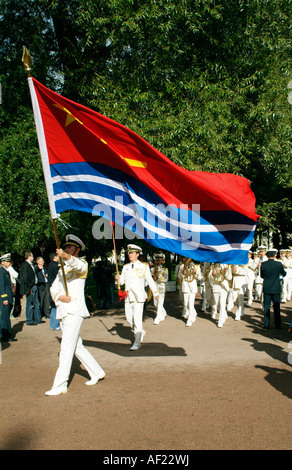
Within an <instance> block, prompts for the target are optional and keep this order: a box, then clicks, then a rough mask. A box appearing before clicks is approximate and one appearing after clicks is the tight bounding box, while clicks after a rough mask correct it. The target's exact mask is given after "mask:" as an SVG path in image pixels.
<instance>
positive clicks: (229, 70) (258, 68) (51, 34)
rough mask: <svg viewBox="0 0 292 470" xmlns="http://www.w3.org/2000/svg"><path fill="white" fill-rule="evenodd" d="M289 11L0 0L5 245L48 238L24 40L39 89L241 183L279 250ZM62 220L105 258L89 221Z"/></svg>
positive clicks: (286, 173) (283, 1)
mask: <svg viewBox="0 0 292 470" xmlns="http://www.w3.org/2000/svg"><path fill="white" fill-rule="evenodd" d="M291 6H292V2H291V0H265V1H264V0H215V1H214V0H197V1H196V2H194V1H192V0H181V1H180V2H176V1H175V0H147V1H146V0H107V2H104V1H102V0H70V1H69V0H38V1H36V0H17V1H16V0H2V3H1V13H0V26H1V28H0V31H1V32H0V39H1V42H0V44H1V45H0V50H1V52H2V54H1V55H2V56H3V57H4V61H3V63H2V65H1V69H0V80H1V82H2V89H3V103H2V106H1V109H0V119H1V131H0V132H1V135H2V143H1V144H0V149H1V162H0V165H1V176H0V177H1V187H0V191H1V207H0V220H1V222H2V223H1V230H2V231H3V237H1V242H0V248H2V250H5V249H7V247H8V246H9V249H13V250H15V251H17V250H23V248H24V246H25V245H26V243H28V242H29V243H31V244H32V246H40V245H44V246H45V245H47V244H48V243H52V238H53V235H52V232H51V223H50V220H49V215H48V207H47V202H46V195H45V189H44V188H45V187H44V182H43V177H42V169H41V165H40V162H39V155H38V148H37V141H36V136H35V129H34V125H33V120H32V116H31V115H32V112H31V105H30V101H29V96H28V90H27V84H26V80H25V74H24V70H23V66H22V64H21V60H20V59H21V53H22V46H23V45H26V46H27V47H28V49H29V51H30V53H31V55H32V57H33V75H34V76H35V77H36V78H37V79H38V80H40V81H41V82H42V83H44V84H45V85H47V86H49V87H50V88H52V89H55V90H56V91H58V92H60V93H62V94H64V95H65V96H67V97H68V98H70V99H73V100H75V101H78V102H80V103H82V104H84V105H86V106H89V107H91V108H93V109H95V110H97V111H99V112H101V113H103V114H105V115H107V116H109V117H111V118H113V119H115V120H117V121H119V122H121V123H123V124H124V125H126V126H128V127H130V128H131V129H132V130H134V131H135V132H137V133H138V134H140V135H141V136H142V137H144V138H145V139H146V140H148V141H149V142H150V143H151V144H152V145H153V146H154V147H156V148H157V149H159V150H160V151H162V152H163V153H164V154H165V155H167V156H168V157H169V158H171V159H172V160H173V161H174V162H176V163H177V164H179V165H181V166H184V167H185V168H188V169H190V170H203V171H209V172H221V173H222V172H231V173H235V174H239V175H242V176H245V177H246V178H248V179H249V180H250V181H251V187H252V189H253V191H254V192H255V195H256V198H257V208H258V213H259V214H262V215H263V217H262V219H261V221H260V223H259V224H258V232H259V233H261V232H264V231H266V230H268V229H269V230H271V231H273V233H274V234H275V240H276V242H277V243H278V244H283V245H284V244H288V243H291V241H290V239H289V236H290V235H289V234H290V233H291V231H292V230H291V138H290V134H291V130H290V129H291V105H289V103H288V101H287V95H288V90H287V84H288V82H289V80H290V79H291V76H290V75H289V73H290V72H289V70H291V37H292V36H291V20H290V19H291ZM2 170H4V173H3V172H2ZM5 173H7V174H9V178H8V179H6V178H5ZM12 195H13V196H14V197H11V196H12ZM9 217H10V218H11V220H12V222H13V223H9V224H7V222H8V218H9ZM62 218H63V215H62ZM64 219H65V220H66V222H67V223H69V224H71V225H72V227H76V226H77V227H79V228H80V227H82V230H83V228H84V227H85V236H86V238H87V240H88V246H89V247H90V249H91V250H94V251H95V252H96V253H97V252H99V251H101V252H104V250H107V249H111V246H110V244H109V243H107V242H106V241H103V242H97V241H94V240H92V235H91V226H92V223H93V221H92V218H91V217H89V216H86V215H85V214H80V213H77V214H76V213H74V214H73V213H68V214H64ZM8 227H9V228H8ZM60 233H61V236H62V235H63V234H64V233H65V228H64V227H63V226H60Z"/></svg>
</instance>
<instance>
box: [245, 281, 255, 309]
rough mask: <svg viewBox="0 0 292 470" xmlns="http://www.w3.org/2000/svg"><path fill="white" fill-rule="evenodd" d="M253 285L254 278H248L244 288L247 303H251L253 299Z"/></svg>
mask: <svg viewBox="0 0 292 470" xmlns="http://www.w3.org/2000/svg"><path fill="white" fill-rule="evenodd" d="M253 285H254V278H248V282H247V288H246V295H247V305H251V303H252V301H253Z"/></svg>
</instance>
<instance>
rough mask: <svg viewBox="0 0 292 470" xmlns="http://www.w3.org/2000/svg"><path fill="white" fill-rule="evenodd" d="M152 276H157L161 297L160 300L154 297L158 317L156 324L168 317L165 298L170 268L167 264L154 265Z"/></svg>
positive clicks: (156, 282)
mask: <svg viewBox="0 0 292 470" xmlns="http://www.w3.org/2000/svg"><path fill="white" fill-rule="evenodd" d="M151 274H152V276H154V275H155V276H157V280H156V281H155V280H154V282H155V284H156V289H157V291H158V294H159V297H158V300H155V299H154V306H155V307H156V318H155V320H154V323H155V324H158V323H159V322H161V321H162V320H164V319H165V317H166V315H167V314H166V310H165V308H164V305H163V304H164V299H165V292H166V282H167V281H168V269H167V268H166V267H165V266H161V265H160V266H154V267H153V268H151Z"/></svg>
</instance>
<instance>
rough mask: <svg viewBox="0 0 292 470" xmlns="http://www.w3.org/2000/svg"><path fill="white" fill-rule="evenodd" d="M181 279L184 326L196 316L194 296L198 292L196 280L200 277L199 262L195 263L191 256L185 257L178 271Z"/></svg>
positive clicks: (188, 324)
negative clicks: (185, 320) (185, 321)
mask: <svg viewBox="0 0 292 470" xmlns="http://www.w3.org/2000/svg"><path fill="white" fill-rule="evenodd" d="M178 278H179V279H181V291H182V295H183V314H182V316H183V318H186V319H187V323H186V326H191V325H192V324H193V322H194V321H195V320H196V318H197V312H196V309H195V297H196V293H197V292H198V285H197V281H199V280H201V279H202V274H201V267H200V264H199V263H198V264H195V263H194V262H193V260H192V259H191V258H185V261H184V263H182V264H181V266H180V270H179V273H178Z"/></svg>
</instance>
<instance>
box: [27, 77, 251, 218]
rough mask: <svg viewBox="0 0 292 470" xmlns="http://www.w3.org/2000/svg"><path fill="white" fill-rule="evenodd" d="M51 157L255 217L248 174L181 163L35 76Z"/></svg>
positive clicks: (185, 200)
mask: <svg viewBox="0 0 292 470" xmlns="http://www.w3.org/2000/svg"><path fill="white" fill-rule="evenodd" d="M33 83H34V87H35V90H36V93H37V97H38V103H39V107H40V111H41V115H42V120H43V125H44V132H45V137H46V143H47V148H48V155H49V163H50V164H55V163H70V162H82V161H86V162H89V163H93V162H94V163H99V164H104V165H108V166H110V167H112V168H116V169H118V170H122V171H124V172H125V173H127V174H129V175H131V176H133V177H134V178H136V179H137V180H139V181H141V182H142V183H143V184H145V185H146V186H148V187H149V188H150V189H151V190H152V191H153V192H155V193H156V194H157V195H159V196H160V197H161V198H162V199H163V200H164V202H165V203H166V204H175V205H180V204H186V205H188V206H189V208H191V207H192V204H199V205H200V209H201V210H204V211H205V210H210V211H217V210H223V211H224V210H225V211H235V212H238V213H241V214H243V215H245V216H247V217H249V218H250V219H252V220H253V221H255V222H256V221H257V218H258V216H257V215H256V213H255V197H254V194H253V192H252V191H251V189H250V186H249V181H248V180H247V179H246V178H243V177H240V176H237V175H233V174H228V173H222V174H217V173H216V174H215V173H206V172H201V171H189V170H186V169H184V168H181V167H179V166H178V165H176V164H175V163H173V162H172V161H171V160H170V159H169V158H167V157H166V156H165V155H163V154H162V153H161V152H159V151H158V150H156V149H155V148H153V147H152V146H151V145H150V144H149V143H148V142H146V141H145V140H144V139H143V138H141V137H140V136H138V135H137V134H135V133H134V132H133V131H131V130H130V129H128V128H126V127H125V126H123V125H122V124H119V123H118V122H116V121H113V120H112V119H109V118H107V117H105V116H103V115H101V114H99V113H97V112H95V111H93V110H91V109H89V108H86V107H84V106H82V105H80V104H78V103H75V102H73V101H70V100H68V99H67V98H64V97H63V96H61V95H58V94H57V93H55V92H53V91H51V90H49V89H48V88H46V87H45V86H43V85H42V84H41V83H39V82H38V81H37V80H35V79H33Z"/></svg>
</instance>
